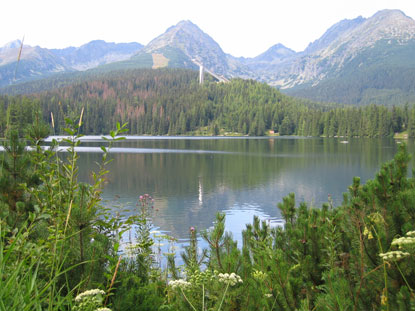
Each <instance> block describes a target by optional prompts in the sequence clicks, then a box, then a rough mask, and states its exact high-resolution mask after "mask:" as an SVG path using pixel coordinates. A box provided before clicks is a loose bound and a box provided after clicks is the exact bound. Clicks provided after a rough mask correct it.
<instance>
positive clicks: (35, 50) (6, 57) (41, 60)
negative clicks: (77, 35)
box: [0, 40, 142, 87]
mask: <svg viewBox="0 0 415 311" xmlns="http://www.w3.org/2000/svg"><path fill="white" fill-rule="evenodd" d="M20 46H21V41H20V40H16V41H13V42H10V43H8V44H6V45H5V46H3V47H1V48H0V87H2V86H8V85H11V84H18V83H21V82H25V81H28V80H33V79H39V78H44V77H47V76H50V75H53V74H56V73H62V72H71V71H78V70H86V69H90V68H93V67H96V66H99V65H102V64H107V63H111V62H115V61H121V60H125V59H128V58H130V57H131V56H132V55H133V54H135V53H137V51H138V50H139V49H140V48H141V47H142V45H141V44H139V43H119V44H116V43H107V42H105V41H101V40H97V41H91V42H89V43H87V44H85V45H82V46H81V47H68V48H65V49H45V48H41V47H39V46H35V47H32V46H29V45H24V46H23V48H22V54H21V58H20V61H19V63H17V58H18V55H19V50H20Z"/></svg>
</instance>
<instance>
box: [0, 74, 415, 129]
mask: <svg viewBox="0 0 415 311" xmlns="http://www.w3.org/2000/svg"><path fill="white" fill-rule="evenodd" d="M47 82H48V80H47V81H46V82H45V81H38V82H33V83H32V84H30V85H32V86H33V84H36V83H38V84H39V86H38V87H37V88H35V89H37V90H39V89H42V83H47ZM50 82H51V83H52V82H53V80H52V81H50ZM56 83H57V84H56V85H54V87H55V89H53V88H52V86H50V87H49V90H48V91H43V92H40V93H36V94H32V95H30V96H29V97H25V96H6V95H3V96H0V137H4V136H5V129H6V127H8V128H17V129H19V131H22V130H23V128H24V126H25V125H26V124H31V123H32V117H31V116H32V115H33V113H32V111H33V110H34V109H40V110H41V112H42V119H43V120H44V121H46V122H47V123H49V124H51V123H52V122H53V123H54V125H55V127H54V132H53V133H54V134H64V133H65V132H64V127H65V116H72V117H74V116H76V115H80V112H81V110H82V109H83V108H84V109H85V114H84V122H83V123H84V126H83V127H82V129H81V133H82V134H95V135H100V134H105V133H108V132H109V131H110V130H111V127H112V125H113V124H116V122H120V123H121V124H123V123H128V124H129V128H130V132H129V133H130V134H140V135H141V134H146V135H148V134H149V135H150V134H151V135H223V134H227V135H250V136H262V135H266V134H268V133H270V131H271V132H272V133H278V134H279V135H300V136H325V137H334V136H347V137H392V136H393V135H394V133H400V132H403V131H406V132H407V134H408V136H409V137H415V108H414V107H413V106H410V105H407V106H404V107H392V108H387V107H384V106H376V105H369V106H364V107H352V106H339V105H335V104H318V103H313V102H310V101H306V100H301V99H298V98H294V97H289V96H286V95H284V94H282V93H280V92H279V91H278V90H276V89H274V88H272V87H270V86H268V85H266V84H264V83H259V82H255V81H253V80H242V79H234V80H232V81H231V82H230V83H225V84H224V83H216V82H213V81H211V79H208V78H207V79H206V82H205V83H204V84H203V85H199V83H198V74H197V72H195V71H190V70H181V69H168V70H167V69H158V70H150V69H147V70H145V69H141V70H124V71H118V72H112V73H108V72H107V73H105V72H104V73H99V74H98V73H96V75H93V73H90V75H89V78H88V79H87V80H82V81H76V80H73V81H71V83H66V84H64V86H63V87H62V85H61V84H60V83H59V80H58V81H56ZM30 85H29V86H30ZM21 87H22V88H24V87H25V85H22V86H21ZM28 92H29V93H33V90H28ZM20 134H22V133H20Z"/></svg>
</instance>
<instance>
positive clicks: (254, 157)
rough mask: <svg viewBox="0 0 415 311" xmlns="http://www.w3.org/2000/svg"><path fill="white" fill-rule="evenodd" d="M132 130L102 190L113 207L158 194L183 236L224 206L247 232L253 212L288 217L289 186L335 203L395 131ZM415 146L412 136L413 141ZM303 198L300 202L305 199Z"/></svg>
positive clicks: (366, 174)
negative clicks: (240, 134) (252, 133)
mask: <svg viewBox="0 0 415 311" xmlns="http://www.w3.org/2000/svg"><path fill="white" fill-rule="evenodd" d="M342 140H343V139H335V138H292V137H290V138H283V137H275V138H269V137H266V138H245V137H244V138H207V137H203V138H195V137H189V138H184V137H175V138H174V137H173V138H172V137H130V138H129V139H128V140H125V141H122V142H118V143H116V144H115V145H114V149H113V150H112V151H113V152H112V153H111V155H110V156H111V157H112V158H113V161H112V162H111V163H110V165H109V166H108V169H109V170H110V173H109V174H108V182H107V184H106V186H105V189H104V192H103V198H104V200H105V204H106V205H107V206H109V207H111V208H112V209H113V210H114V211H116V210H117V209H119V208H120V206H122V207H131V208H133V207H134V206H135V205H136V203H137V201H138V198H139V196H140V195H142V194H145V193H148V194H150V195H151V196H152V197H153V198H154V215H153V217H152V219H153V223H154V225H155V227H157V228H158V230H160V231H162V232H164V233H167V234H169V235H172V236H174V237H176V238H178V239H185V238H187V237H188V232H189V228H190V227H191V226H193V227H196V228H197V229H198V230H203V229H207V228H209V227H211V226H212V225H213V221H214V219H215V214H216V213H217V212H224V213H226V215H227V221H226V229H227V230H228V231H231V232H232V233H233V235H234V237H235V238H236V239H238V240H239V241H240V240H241V231H242V230H243V229H244V228H245V224H246V223H249V222H252V218H253V216H254V215H258V216H259V217H260V218H262V219H267V220H269V221H270V222H271V223H272V224H274V225H281V224H282V221H281V215H280V212H279V210H278V209H277V203H278V202H281V201H282V198H283V197H284V196H286V195H288V194H289V193H290V192H294V193H295V194H296V200H297V202H298V203H299V202H303V201H305V202H307V203H309V204H310V205H313V206H316V207H321V205H322V203H324V202H327V200H328V196H329V195H330V196H331V198H332V199H333V201H334V204H335V205H339V204H341V202H342V197H343V192H346V191H347V187H348V186H349V185H350V184H351V183H352V178H353V177H354V176H360V177H361V179H362V181H365V180H367V179H370V178H373V176H374V174H375V173H376V171H378V169H379V167H380V165H381V164H382V163H383V162H385V161H388V160H391V159H392V158H393V155H394V154H395V152H396V150H397V148H398V144H397V142H396V141H395V140H393V139H349V141H348V143H344V142H343V143H342ZM102 144H103V143H102V142H100V141H99V140H94V139H89V140H88V141H86V142H83V143H82V144H81V146H84V147H88V148H84V149H81V150H80V151H83V152H80V153H79V154H80V159H79V166H80V170H79V172H80V178H81V180H84V181H88V180H90V172H91V170H92V169H95V170H96V168H97V165H96V163H95V162H99V161H100V159H101V156H102V154H100V153H98V152H97V151H98V150H99V148H97V147H99V146H100V145H102ZM408 149H409V151H410V152H413V150H414V146H413V144H409V145H408ZM298 203H297V204H298Z"/></svg>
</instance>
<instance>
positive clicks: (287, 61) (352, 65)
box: [0, 10, 415, 105]
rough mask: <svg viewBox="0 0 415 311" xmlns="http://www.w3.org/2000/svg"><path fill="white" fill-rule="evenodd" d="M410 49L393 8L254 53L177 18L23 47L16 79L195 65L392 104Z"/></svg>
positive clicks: (405, 88)
mask: <svg viewBox="0 0 415 311" xmlns="http://www.w3.org/2000/svg"><path fill="white" fill-rule="evenodd" d="M19 46H20V44H19V42H12V43H10V44H8V45H7V46H5V47H3V48H1V49H0V78H1V79H0V87H1V86H2V85H6V84H10V83H11V81H12V80H13V79H12V78H13V75H14V72H15V69H16V59H17V55H18V49H19ZM140 48H141V49H140ZM414 50H415V21H414V20H413V19H412V18H410V17H408V16H406V15H405V14H404V13H403V12H401V11H399V10H383V11H379V12H377V13H376V14H375V15H373V16H372V17H369V18H363V17H361V16H360V17H357V18H355V19H351V20H347V19H346V20H342V21H340V22H338V23H336V24H334V25H333V26H332V27H330V28H329V29H328V30H327V31H326V32H325V33H324V34H323V35H322V36H321V37H320V38H318V39H317V40H315V41H314V42H311V43H310V44H309V45H308V47H307V48H306V49H305V50H304V51H301V52H295V51H293V50H291V49H289V48H288V47H285V46H284V45H282V44H275V45H274V46H272V47H271V48H269V49H268V50H267V51H265V52H264V53H262V54H260V55H258V56H257V57H254V58H243V57H240V58H236V57H233V56H232V55H229V54H226V53H225V52H224V51H223V50H222V49H221V47H220V46H219V44H218V43H216V42H215V41H214V40H213V39H212V38H211V37H210V36H209V35H208V34H206V33H205V32H203V31H202V30H201V29H200V28H199V27H198V26H197V25H195V24H193V23H192V22H190V21H181V22H179V23H178V24H177V25H174V26H172V27H170V28H168V29H167V30H166V31H165V32H164V33H163V34H161V35H160V36H158V37H157V38H155V39H154V40H152V41H151V42H150V43H149V44H148V45H146V46H144V47H141V45H139V44H114V43H106V42H104V41H92V42H90V43H88V44H86V45H83V46H81V47H79V48H73V47H70V48H66V49H62V50H47V49H42V48H39V47H35V48H32V47H26V46H25V47H24V49H23V55H22V61H21V64H19V66H18V70H17V75H16V80H17V82H20V81H24V79H29V78H33V77H42V76H44V75H52V74H53V73H57V72H69V71H78V70H85V69H89V68H94V69H93V72H95V73H96V72H111V71H113V70H119V69H134V68H162V67H173V68H187V69H193V70H198V69H199V65H203V66H204V68H205V69H207V71H208V72H209V73H212V74H213V75H214V76H216V77H217V78H219V79H221V77H226V78H233V77H241V78H248V79H255V80H258V81H261V82H266V83H268V84H269V85H271V86H274V87H277V88H279V89H281V90H282V91H284V92H286V93H289V94H291V95H296V96H300V97H304V98H309V99H312V100H318V101H325V102H338V103H344V104H355V105H365V104H370V103H378V104H389V105H392V104H403V103H405V102H412V101H413V102H415V90H414V88H413V85H415V57H414V56H415V54H414ZM130 56H131V57H130ZM7 66H8V67H7ZM95 73H94V74H95ZM94 74H92V75H94ZM85 75H86V76H87V75H91V73H88V74H87V73H85ZM59 79H60V78H59ZM49 81H50V80H49ZM48 83H49V82H48ZM62 83H63V84H65V82H62V81H58V83H55V82H53V81H52V82H50V83H49V85H61V84H62ZM37 87H38V86H36V87H25V88H24V89H31V90H33V89H36V88H37ZM9 89H10V88H8V90H9ZM42 89H46V87H45V86H44V85H42Z"/></svg>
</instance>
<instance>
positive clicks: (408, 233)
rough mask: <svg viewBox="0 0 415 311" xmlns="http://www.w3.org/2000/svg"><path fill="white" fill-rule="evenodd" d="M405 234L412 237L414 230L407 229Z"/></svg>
mask: <svg viewBox="0 0 415 311" xmlns="http://www.w3.org/2000/svg"><path fill="white" fill-rule="evenodd" d="M406 235H407V236H412V237H415V231H408V232H407V233H406Z"/></svg>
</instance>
